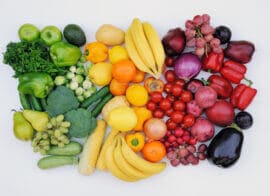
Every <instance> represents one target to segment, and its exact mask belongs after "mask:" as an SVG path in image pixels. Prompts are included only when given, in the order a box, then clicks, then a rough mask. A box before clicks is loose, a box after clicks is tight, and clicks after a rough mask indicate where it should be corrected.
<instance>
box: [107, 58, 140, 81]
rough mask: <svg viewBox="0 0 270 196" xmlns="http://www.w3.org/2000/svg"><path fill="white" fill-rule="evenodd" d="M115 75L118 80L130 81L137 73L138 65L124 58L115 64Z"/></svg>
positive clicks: (113, 70)
mask: <svg viewBox="0 0 270 196" xmlns="http://www.w3.org/2000/svg"><path fill="white" fill-rule="evenodd" d="M112 74H113V77H114V78H115V79H116V80H117V81H118V82H126V83H128V82H130V81H131V80H132V79H133V78H134V76H135V75H136V67H135V65H134V63H133V62H132V61H130V60H122V61H119V62H117V63H115V64H114V65H113V68H112Z"/></svg>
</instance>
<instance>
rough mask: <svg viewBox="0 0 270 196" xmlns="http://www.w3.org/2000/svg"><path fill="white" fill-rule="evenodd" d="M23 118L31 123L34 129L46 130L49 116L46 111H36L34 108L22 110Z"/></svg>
mask: <svg viewBox="0 0 270 196" xmlns="http://www.w3.org/2000/svg"><path fill="white" fill-rule="evenodd" d="M23 116H24V118H25V119H26V120H27V121H28V122H30V123H31V125H32V127H33V128H34V129H35V130H36V131H46V127H47V124H48V122H49V116H48V114H47V113H46V112H38V111H34V110H24V111H23Z"/></svg>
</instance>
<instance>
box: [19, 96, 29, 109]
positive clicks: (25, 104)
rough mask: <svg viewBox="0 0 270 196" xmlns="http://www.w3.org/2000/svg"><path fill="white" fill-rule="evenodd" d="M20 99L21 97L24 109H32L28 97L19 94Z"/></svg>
mask: <svg viewBox="0 0 270 196" xmlns="http://www.w3.org/2000/svg"><path fill="white" fill-rule="evenodd" d="M19 97H20V102H21V105H22V107H23V109H25V110H31V109H32V108H31V104H30V103H29V101H28V98H27V95H25V94H23V93H20V92H19Z"/></svg>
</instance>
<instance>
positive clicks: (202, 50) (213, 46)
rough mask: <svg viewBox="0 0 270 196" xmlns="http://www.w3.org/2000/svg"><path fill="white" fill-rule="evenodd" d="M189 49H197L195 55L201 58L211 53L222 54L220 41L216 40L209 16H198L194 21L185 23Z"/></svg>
mask: <svg viewBox="0 0 270 196" xmlns="http://www.w3.org/2000/svg"><path fill="white" fill-rule="evenodd" d="M185 26H186V30H185V35H186V39H187V47H191V48H193V47H195V54H196V55H197V56H199V57H201V56H203V55H204V54H205V55H207V54H208V53H209V52H210V51H213V52H215V53H221V52H222V48H221V46H220V40H219V39H218V38H214V36H213V34H214V32H215V28H214V27H212V26H211V25H210V16H209V15H208V14H203V15H196V16H194V18H193V20H187V21H186V23H185Z"/></svg>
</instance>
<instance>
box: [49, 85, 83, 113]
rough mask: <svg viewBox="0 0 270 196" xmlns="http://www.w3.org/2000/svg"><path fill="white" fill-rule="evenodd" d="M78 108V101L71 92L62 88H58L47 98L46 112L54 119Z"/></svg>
mask: <svg viewBox="0 0 270 196" xmlns="http://www.w3.org/2000/svg"><path fill="white" fill-rule="evenodd" d="M78 107H79V101H78V100H77V98H76V97H75V95H74V93H73V91H72V90H70V89H69V88H67V87H64V86H58V87H57V88H56V89H55V90H54V91H52V92H51V93H50V94H49V96H48V99H47V107H46V111H47V112H48V114H49V115H50V116H51V117H54V116H57V115H59V114H64V113H66V112H68V111H70V110H72V109H76V108H78Z"/></svg>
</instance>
